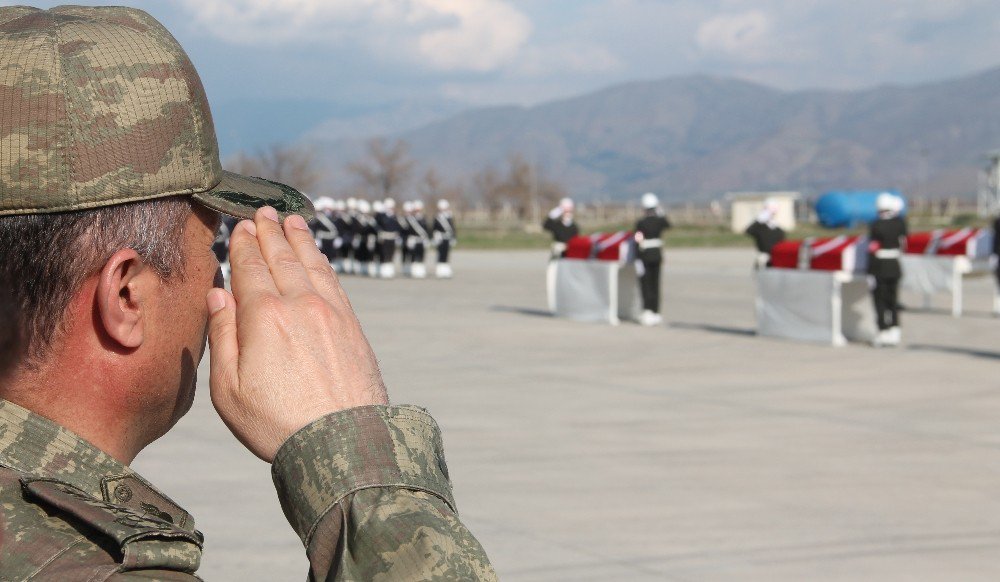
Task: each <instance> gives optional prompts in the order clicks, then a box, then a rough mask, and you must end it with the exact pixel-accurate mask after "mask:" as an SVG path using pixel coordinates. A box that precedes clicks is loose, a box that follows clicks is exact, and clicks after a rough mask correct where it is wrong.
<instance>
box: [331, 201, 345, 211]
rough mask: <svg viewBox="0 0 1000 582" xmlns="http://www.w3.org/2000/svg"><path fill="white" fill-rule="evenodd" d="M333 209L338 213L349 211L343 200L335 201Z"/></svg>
mask: <svg viewBox="0 0 1000 582" xmlns="http://www.w3.org/2000/svg"><path fill="white" fill-rule="evenodd" d="M333 209H334V210H335V211H337V212H343V211H345V210H347V204H344V201H343V200H334V201H333Z"/></svg>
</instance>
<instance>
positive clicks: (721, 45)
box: [695, 10, 772, 60]
mask: <svg viewBox="0 0 1000 582" xmlns="http://www.w3.org/2000/svg"><path fill="white" fill-rule="evenodd" d="M771 28H772V27H771V21H770V19H769V18H768V17H767V15H766V14H764V13H763V12H761V11H759V10H751V11H749V12H743V13H739V14H720V15H718V16H713V17H712V18H710V19H708V20H706V21H705V22H703V23H702V24H701V26H699V27H698V31H697V32H696V33H695V41H696V42H697V43H698V47H699V48H701V49H702V50H704V51H706V52H716V53H722V54H723V55H725V56H728V57H735V58H737V59H752V60H756V59H760V58H761V57H763V56H764V55H765V53H766V45H767V44H768V38H769V36H770V34H771Z"/></svg>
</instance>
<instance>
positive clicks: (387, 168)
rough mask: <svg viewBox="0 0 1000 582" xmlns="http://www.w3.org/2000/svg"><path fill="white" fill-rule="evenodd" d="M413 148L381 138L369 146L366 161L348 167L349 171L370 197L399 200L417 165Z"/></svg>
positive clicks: (401, 142) (361, 160)
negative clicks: (411, 152)
mask: <svg viewBox="0 0 1000 582" xmlns="http://www.w3.org/2000/svg"><path fill="white" fill-rule="evenodd" d="M409 150H410V147H409V145H407V143H406V142H404V141H402V140H396V141H395V142H393V143H392V144H388V143H386V141H385V140H384V139H382V138H375V139H373V140H371V141H369V142H368V149H367V152H366V157H365V158H363V159H360V160H356V161H354V162H351V163H349V164H348V165H347V171H348V172H349V173H351V174H352V175H354V176H356V177H357V178H358V179H359V180H360V181H361V183H362V184H363V185H364V187H365V189H366V190H368V192H369V194H370V195H371V196H375V197H377V198H390V197H396V196H398V195H400V194H402V193H403V190H404V189H405V188H406V186H407V184H408V182H409V180H410V177H411V176H412V174H413V167H414V165H415V163H414V161H413V160H412V159H410V153H409Z"/></svg>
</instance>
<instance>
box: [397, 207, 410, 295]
mask: <svg viewBox="0 0 1000 582" xmlns="http://www.w3.org/2000/svg"><path fill="white" fill-rule="evenodd" d="M412 215H413V202H411V201H409V200H407V201H406V202H403V214H402V215H401V216H400V220H399V224H400V226H401V227H402V230H401V231H400V237H401V240H402V243H401V244H400V245H399V247H400V248H399V259H400V263H401V264H402V265H403V276H404V277H409V276H410V275H411V269H410V263H411V262H412V261H413V252H412V251H411V250H410V249H411V248H412V245H411V242H410V238H411V237H412V236H413V229H412V228H411V227H410V217H411V216H412Z"/></svg>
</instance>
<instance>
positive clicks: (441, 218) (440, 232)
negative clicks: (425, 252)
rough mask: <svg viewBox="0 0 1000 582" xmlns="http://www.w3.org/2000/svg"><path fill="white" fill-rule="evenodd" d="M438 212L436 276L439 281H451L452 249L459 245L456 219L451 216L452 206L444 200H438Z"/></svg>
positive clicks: (436, 223)
mask: <svg viewBox="0 0 1000 582" xmlns="http://www.w3.org/2000/svg"><path fill="white" fill-rule="evenodd" d="M437 207H438V211H437V215H436V216H435V217H434V243H435V244H436V245H437V251H438V256H437V265H435V267H434V276H435V277H437V278H438V279H451V277H452V271H451V263H449V262H448V261H449V260H450V258H451V249H452V247H454V246H455V245H457V244H458V235H457V234H456V232H455V219H454V218H453V217H452V215H451V204H450V203H449V202H448V201H447V200H444V199H441V200H438V205H437Z"/></svg>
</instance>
